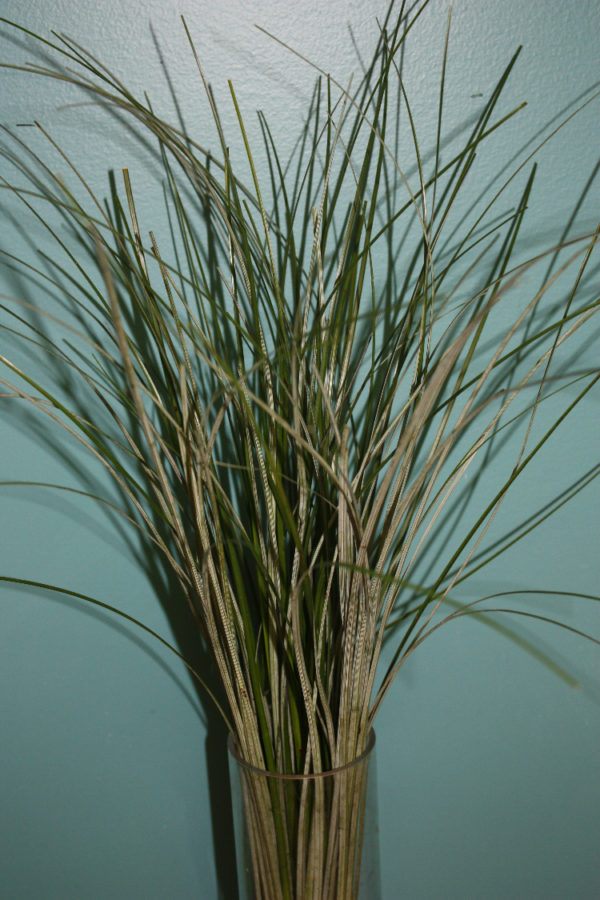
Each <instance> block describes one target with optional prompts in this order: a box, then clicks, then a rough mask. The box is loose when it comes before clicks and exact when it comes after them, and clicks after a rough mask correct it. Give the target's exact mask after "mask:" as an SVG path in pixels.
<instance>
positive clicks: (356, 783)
mask: <svg viewBox="0 0 600 900" xmlns="http://www.w3.org/2000/svg"><path fill="white" fill-rule="evenodd" d="M374 748H375V733H374V732H373V731H372V732H371V733H370V735H369V739H368V742H367V749H366V751H365V752H364V753H363V754H362V756H359V757H358V758H357V759H356V760H354V761H353V762H351V763H349V764H348V765H346V766H343V767H341V768H339V769H333V770H332V771H330V772H325V773H323V774H320V775H307V776H303V775H280V774H276V773H272V772H266V771H264V770H262V769H257V768H255V767H254V766H251V765H249V764H248V763H246V762H244V760H243V759H241V757H240V755H239V753H238V752H237V748H236V745H235V742H234V740H233V738H232V737H231V736H230V737H229V741H228V749H229V771H230V777H231V795H232V802H233V817H234V829H235V841H236V858H237V873H238V885H239V894H240V900H380V898H381V888H380V879H379V832H378V816H377V778H376V768H375V752H374Z"/></svg>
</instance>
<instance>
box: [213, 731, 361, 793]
mask: <svg viewBox="0 0 600 900" xmlns="http://www.w3.org/2000/svg"><path fill="white" fill-rule="evenodd" d="M374 746H375V729H374V728H371V729H370V731H369V735H368V737H367V746H366V748H365V750H364V751H363V752H362V753H361V754H360V756H357V757H356V759H353V760H352V762H349V763H346V764H345V765H344V766H337V767H336V768H335V769H327V771H326V772H309V773H307V774H306V775H293V774H290V773H287V772H269V771H268V770H267V769H260V768H259V767H258V766H253V765H252V763H249V762H246V760H245V759H244V758H243V757H242V756H241V755H240V753H239V750H238V746H237V743H236V740H235V738H234V736H233V735H232V734H231V732H230V733H229V734H228V735H227V749H228V751H229V753H230V754H231V756H232V757H233V758H234V759H235V761H236V762H237V763H238V764H239V765H240V766H243V767H244V769H248V770H249V771H251V772H254V773H255V774H256V775H263V776H264V777H265V778H278V779H286V780H289V781H307V780H309V779H315V778H329V777H330V776H331V775H338V774H340V773H341V772H346V771H347V770H348V769H352V768H353V767H354V766H358V765H359V764H360V763H361V762H363V760H365V759H367V757H368V756H369V755H370V754H371V753H372V752H373V748H374Z"/></svg>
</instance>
